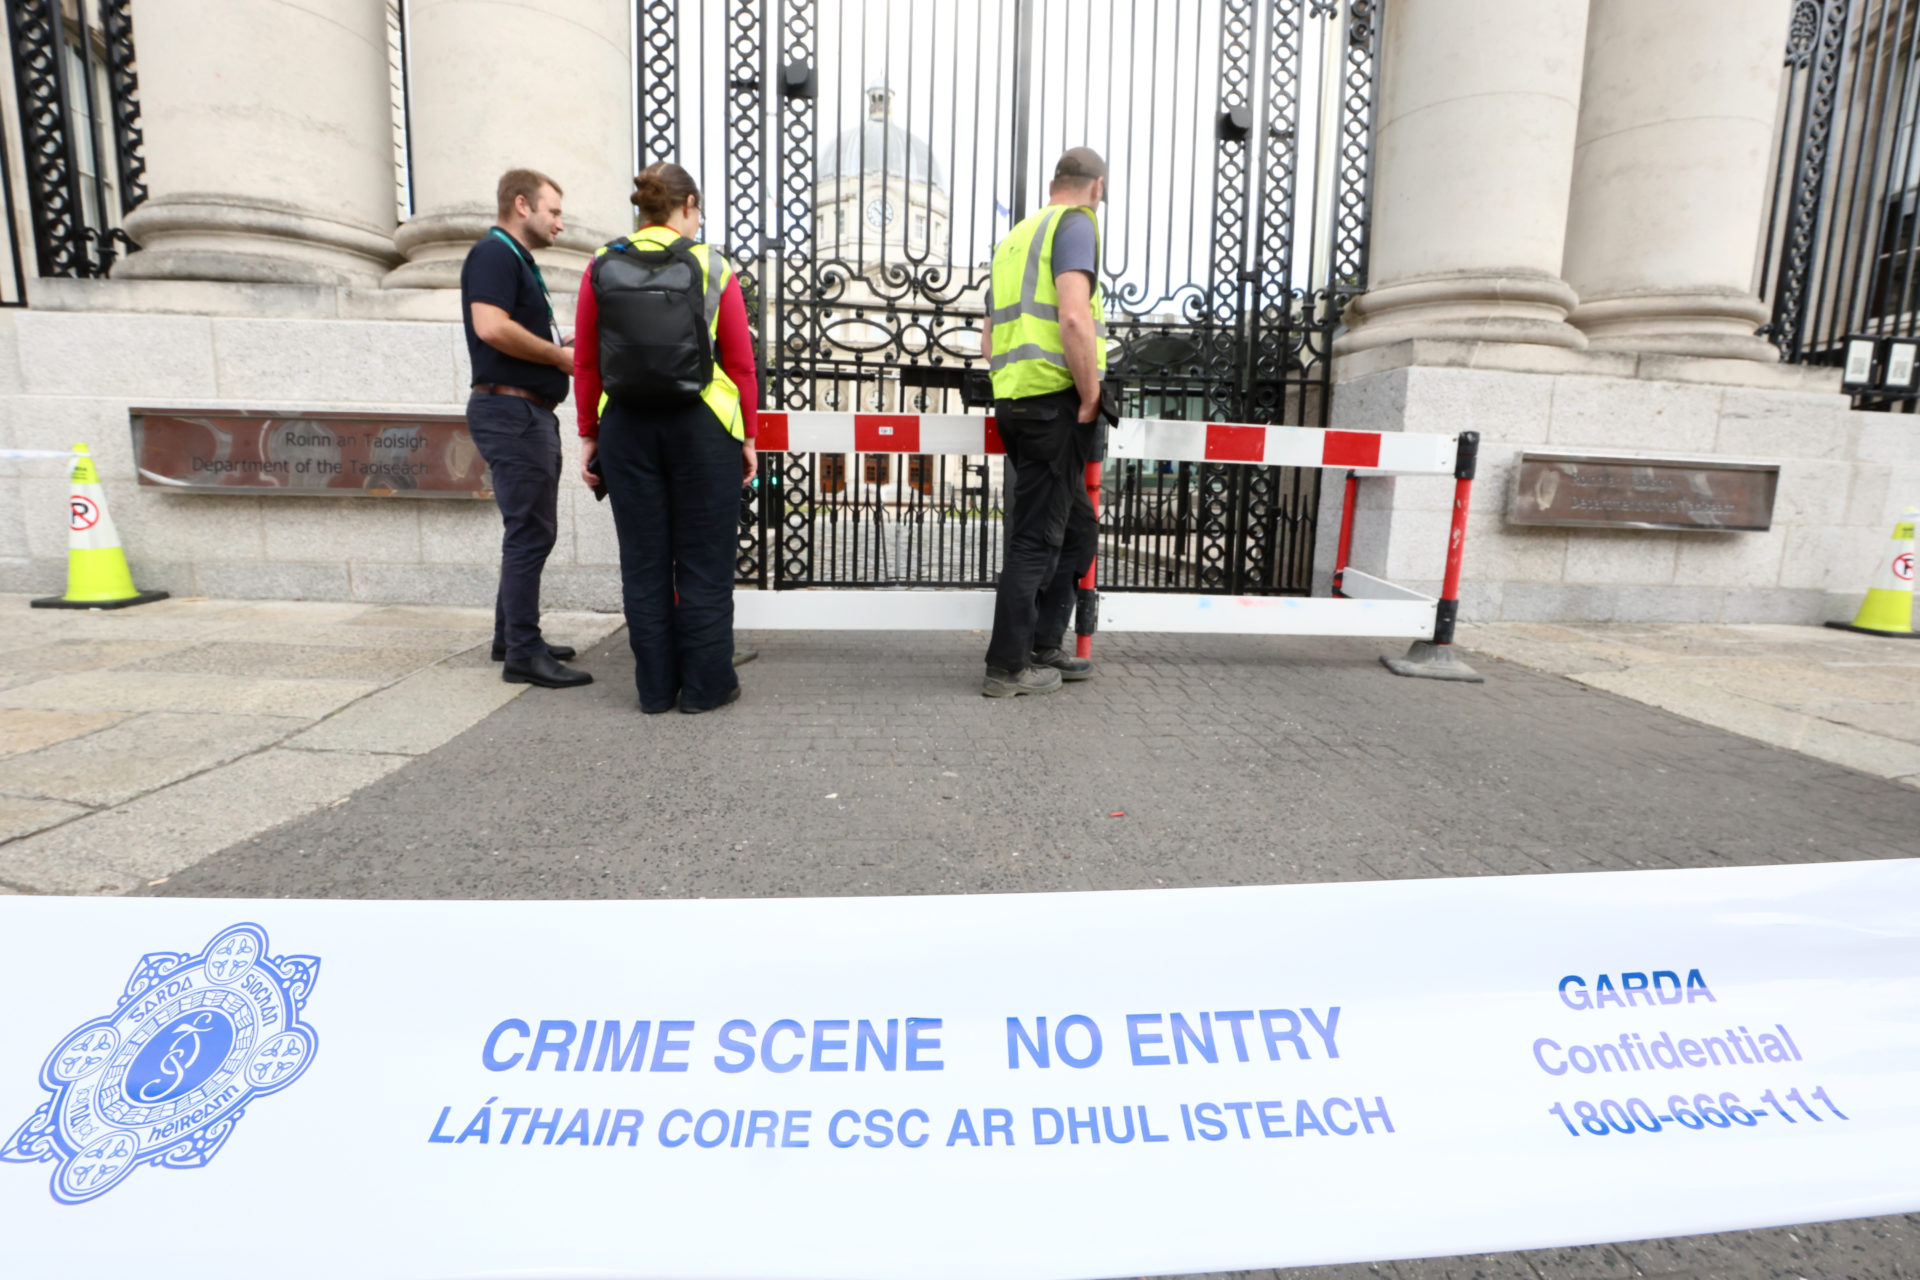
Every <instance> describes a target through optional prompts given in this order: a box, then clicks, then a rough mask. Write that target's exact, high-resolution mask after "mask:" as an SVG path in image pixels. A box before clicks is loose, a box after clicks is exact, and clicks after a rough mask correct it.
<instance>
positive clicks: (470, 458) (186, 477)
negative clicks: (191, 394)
mask: <svg viewBox="0 0 1920 1280" xmlns="http://www.w3.org/2000/svg"><path fill="white" fill-rule="evenodd" d="M131 416H132V419H133V458H134V465H135V466H136V467H137V468H138V469H139V472H140V483H141V484H143V485H155V486H159V487H162V488H167V489H173V490H175V491H177V492H180V493H226V494H232V493H247V494H283V493H284V494H306V495H309V496H315V497H327V498H348V497H368V498H395V497H398V498H491V497H492V496H493V477H492V475H491V474H490V473H489V472H488V470H487V463H486V460H485V459H484V458H482V457H481V456H480V450H479V449H477V448H475V447H474V443H473V437H471V436H469V435H468V434H467V421H466V418H465V417H464V416H463V415H460V414H450V413H299V414H291V413H254V412H250V411H246V410H231V409H218V410H216V409H135V410H133V411H132V415H131Z"/></svg>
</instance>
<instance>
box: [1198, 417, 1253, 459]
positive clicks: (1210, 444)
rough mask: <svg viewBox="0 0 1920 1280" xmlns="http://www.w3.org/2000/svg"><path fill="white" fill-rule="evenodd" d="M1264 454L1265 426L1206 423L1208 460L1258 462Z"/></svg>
mask: <svg viewBox="0 0 1920 1280" xmlns="http://www.w3.org/2000/svg"><path fill="white" fill-rule="evenodd" d="M1266 456H1267V429H1266V428H1265V427H1236V426H1230V425H1227V424H1225V423H1219V422H1209V423H1208V424H1207V452H1206V457H1207V461H1208V462H1258V461H1260V460H1261V459H1262V458H1264V457H1266Z"/></svg>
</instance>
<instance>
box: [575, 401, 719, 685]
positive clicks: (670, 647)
mask: <svg viewBox="0 0 1920 1280" xmlns="http://www.w3.org/2000/svg"><path fill="white" fill-rule="evenodd" d="M599 457H600V472H601V478H602V479H603V480H605V481H606V485H607V500H608V501H609V502H610V503H612V504H613V523H614V528H615V531H616V532H617V533H618V534H619V538H620V591H621V597H622V600H623V602H624V604H625V607H626V614H627V637H628V640H629V642H630V643H631V644H632V645H633V678H634V684H635V685H637V686H638V687H639V690H640V709H641V710H642V711H665V710H667V709H668V708H670V707H672V706H673V702H674V698H675V697H676V696H677V697H678V698H679V699H680V706H681V709H682V710H687V711H704V710H707V709H709V708H711V707H717V706H719V705H720V704H721V703H722V702H724V701H725V700H726V697H727V695H728V694H729V693H730V692H732V691H733V688H734V686H735V685H736V684H738V683H739V679H738V677H736V676H735V675H734V671H733V579H734V561H735V557H736V556H737V554H738V538H739V531H740V442H739V441H738V440H735V439H734V438H733V437H732V436H730V435H728V434H727V430H726V428H725V427H722V426H721V425H720V421H719V419H717V418H715V417H714V416H713V411H712V410H710V409H708V408H707V406H706V405H704V404H701V403H700V402H699V401H695V402H693V403H692V404H688V405H668V406H660V407H649V408H645V409H636V408H634V407H632V406H628V405H621V404H614V403H609V404H608V405H607V410H606V412H605V413H604V414H602V415H601V417H600V454H599Z"/></svg>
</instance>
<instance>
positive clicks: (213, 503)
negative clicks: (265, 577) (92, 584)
mask: <svg viewBox="0 0 1920 1280" xmlns="http://www.w3.org/2000/svg"><path fill="white" fill-rule="evenodd" d="M127 489H128V492H127V495H126V496H127V499H128V500H127V501H121V500H120V497H121V495H120V494H119V493H117V492H114V491H113V490H111V489H110V490H109V491H108V495H107V501H108V508H109V512H110V514H111V515H112V516H113V522H114V525H115V526H116V527H117V528H118V529H119V530H120V541H121V543H122V545H124V546H125V547H126V549H127V558H128V559H129V560H131V559H132V558H133V557H134V556H135V555H136V554H137V555H140V556H144V557H146V558H147V559H150V560H173V561H178V562H180V563H181V564H195V563H198V562H202V561H222V560H243V561H251V562H254V563H258V562H260V561H262V560H264V559H265V558H266V520H265V517H264V515H263V512H264V508H265V505H266V504H267V503H269V502H272V501H273V499H271V498H229V497H225V496H215V495H212V494H176V493H166V492H163V491H161V490H157V489H137V488H134V487H132V486H127ZM281 501H284V502H291V501H295V499H282V500H281ZM335 536H336V537H337V536H339V535H338V534H337V533H336V535H335ZM312 556H313V549H312V548H311V547H309V548H308V549H307V558H308V559H311V558H312Z"/></svg>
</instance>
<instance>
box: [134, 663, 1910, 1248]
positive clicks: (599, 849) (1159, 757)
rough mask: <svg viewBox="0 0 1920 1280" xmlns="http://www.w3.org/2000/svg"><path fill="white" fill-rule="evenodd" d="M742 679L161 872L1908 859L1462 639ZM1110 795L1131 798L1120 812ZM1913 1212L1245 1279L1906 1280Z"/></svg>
mask: <svg viewBox="0 0 1920 1280" xmlns="http://www.w3.org/2000/svg"><path fill="white" fill-rule="evenodd" d="M742 641H743V643H745V642H751V643H755V644H758V645H759V646H760V648H761V649H762V650H763V652H764V655H765V656H763V657H762V658H761V659H760V661H759V662H757V663H755V664H753V665H751V666H748V667H745V668H743V670H742V676H743V683H744V684H745V686H746V692H745V697H744V698H743V700H742V701H741V702H740V703H739V704H737V705H736V706H734V707H731V708H728V709H726V710H724V711H721V712H718V713H715V714H710V715H705V716H698V717H689V716H680V715H666V716H658V717H642V716H640V715H639V714H638V712H637V711H636V710H635V706H634V694H633V689H632V686H631V684H630V683H629V681H628V678H627V677H628V672H629V671H630V667H629V665H628V663H627V658H626V653H625V649H624V636H618V637H615V639H614V640H613V641H610V642H608V643H607V644H605V645H602V646H601V647H600V648H598V649H596V650H595V651H593V652H592V653H590V654H589V655H587V657H586V663H585V665H586V666H587V667H588V668H589V669H590V670H593V671H595V672H596V674H597V675H598V676H599V677H600V682H599V683H597V684H595V685H593V686H592V687H591V688H588V689H585V690H574V691H567V692H563V693H550V692H547V691H539V690H537V691H535V696H528V697H523V698H520V699H518V700H516V701H515V702H513V703H511V704H509V705H508V706H506V707H504V708H503V709H502V710H500V711H499V712H497V713H496V714H494V715H493V716H492V717H490V718H489V719H487V720H486V721H484V722H482V723H481V724H479V725H478V726H476V727H475V728H473V729H472V730H469V731H468V732H467V733H465V734H464V735H462V736H460V737H458V738H456V739H454V740H453V741H452V742H450V743H449V744H448V745H446V746H445V747H442V748H440V749H439V750H437V751H435V752H433V753H432V754H430V755H428V756H425V757H423V758H422V759H420V760H419V761H417V762H416V763H414V764H412V765H411V766H409V767H407V768H405V769H402V770H400V771H399V772H397V773H394V774H392V775H391V776H389V777H386V778H384V779H382V780H381V781H379V782H376V783H374V784H373V785H371V786H370V787H368V788H367V789H366V790H364V791H363V792H361V793H359V794H358V795H357V796H356V797H355V798H354V801H353V802H352V803H351V804H347V805H341V806H339V807H336V808H332V809H326V810H323V811H321V812H320V813H317V814H315V815H313V816H311V817H309V818H306V819H303V820H301V821H298V822H295V823H292V824H289V825H287V826H283V827H281V828H279V829H277V830H274V831H271V832H268V833H266V834H264V835H261V836H259V837H256V838H253V839H250V840H248V841H245V842H244V843H242V844H240V845H238V846H235V847H233V848H231V849H228V850H227V851H226V852H224V853H222V854H220V855H218V856H216V857H214V858H212V859H210V860H208V861H206V862H203V863H201V864H200V865H199V866H197V867H195V868H192V869H190V870H187V871H185V872H182V873H180V874H177V875H175V876H174V877H173V878H172V879H171V880H169V881H168V882H167V883H166V884H165V885H163V886H161V887H160V888H159V889H158V890H154V892H160V893H166V894H179V895H186V896H203V895H243V896H261V897H271V896H278V895H281V894H288V895H293V896H298V897H307V896H312V897H340V896H349V897H353V896H359V897H416V896H417V897H460V898H465V897H478V898H522V897H527V898H539V897H560V898H576V897H578V898H588V897H635V896H640V897H687V896H706V897H731V896H747V895H754V896H759V895H772V896H789V895H808V896H817V895H838V894H894V893H955V892H963V893H981V892H1009V891H1031V890H1043V889H1119V888H1136V887H1155V886H1161V885H1167V886H1180V885H1227V884H1270V883H1295V882H1303V881H1324V880H1365V879H1378V878H1406V877H1424V876H1462V875H1511V874H1527V873H1538V872H1577V871H1594V870H1613V869H1630V868H1642V867H1647V868H1652V867H1679V866H1688V867H1698V866H1734V865H1750V864H1757V863H1769V862H1806V861H1822V860H1830V859H1849V858H1882V857H1901V856H1909V855H1911V854H1913V853H1914V852H1915V850H1916V848H1917V847H1920V840H1917V839H1916V837H1920V790H1916V789H1915V788H1913V787H1910V786H1905V785H1902V784H1900V783H1898V782H1891V781H1887V780H1884V779H1881V778H1875V777H1869V776H1867V775H1865V774H1861V773H1856V772H1853V771H1851V770H1849V769H1846V768H1843V767H1840V766H1838V765H1834V764H1829V763H1825V762H1822V761H1819V760H1814V759H1810V758H1808V757H1805V756H1801V755H1796V754H1794V753H1792V752H1789V751H1785V750H1782V749H1779V748H1777V747H1771V746H1767V745H1765V744H1763V743H1760V742H1757V741H1755V740H1753V739H1750V738H1745V737H1739V736H1735V735H1733V734H1730V733H1726V732H1723V731H1721V730H1718V729H1713V728H1709V727H1707V726H1705V725H1701V724H1697V723H1694V722H1691V721H1688V720H1683V719H1680V718H1678V717H1676V716H1673V715H1670V714H1668V713H1666V712H1664V711H1660V710H1657V709H1654V708H1651V707H1646V706H1642V705H1640V704H1638V703H1634V702H1629V701H1626V700H1624V699H1622V698H1618V697H1615V696H1613V695H1611V694H1608V693H1603V692H1597V691H1594V690H1590V689H1584V688H1581V687H1579V686H1577V685H1575V684H1571V683H1569V682H1567V681H1564V680H1561V679H1558V678H1555V677H1552V676H1547V675H1542V674H1538V673H1535V672H1531V671H1527V670H1524V669H1522V668H1519V667H1515V666H1510V665H1507V664H1504V663H1500V662H1498V661H1493V660H1482V659H1476V662H1478V663H1479V665H1480V666H1481V667H1482V669H1483V670H1484V671H1485V672H1486V674H1487V676H1488V683H1487V684H1485V685H1482V686H1466V685H1449V684H1440V683H1427V682H1416V681H1407V680H1398V679H1395V678H1393V677H1391V676H1389V675H1387V674H1386V673H1385V672H1383V671H1382V670H1381V669H1380V668H1379V666H1378V665H1377V664H1376V663H1375V661H1374V658H1375V655H1376V654H1377V653H1378V652H1380V649H1381V647H1380V646H1378V645H1376V644H1373V643H1370V642H1359V641H1287V642H1276V641H1271V640H1259V639H1251V638H1231V637H1204V638H1169V637H1148V636H1115V637H1102V638H1101V639H1100V641H1099V645H1098V656H1099V658H1100V661H1101V671H1100V674H1099V676H1098V678H1097V679H1095V680H1093V681H1091V682H1089V683H1087V684H1083V685H1076V686H1069V687H1068V688H1067V689H1065V690H1063V691H1062V692H1061V693H1060V694H1057V695H1054V696H1051V697H1045V698H1022V699H1017V700H1014V701H1010V702H1000V701H988V700H985V699H982V698H981V697H980V696H979V691H978V690H979V685H978V682H979V678H980V657H979V655H980V652H981V650H982V649H983V648H984V638H983V637H978V636H950V635H907V636H901V635H834V636H828V635H815V634H806V635H797V634H784V635H765V636H758V637H754V636H743V637H742ZM1114 814H1124V816H1118V817H1116V816H1110V815H1114ZM1917 1260H1920V1218H1915V1217H1905V1218H1883V1219H1872V1220H1863V1221H1856V1222H1843V1223H1834V1224H1827V1225H1819V1226H1810V1227H1799V1228H1794V1229H1792V1230H1773V1231H1761V1232H1746V1233H1734V1234H1729V1235H1721V1236H1705V1237H1695V1238H1689V1239H1681V1240H1668V1241H1652V1242H1643V1243H1637V1244H1623V1245H1609V1246H1604V1247H1592V1248H1583V1249H1569V1250H1552V1251H1536V1252H1530V1253H1525V1254H1503V1255H1494V1256H1488V1257H1481V1258H1458V1259H1434V1260H1426V1261H1419V1262H1396V1263H1382V1264H1379V1265H1377V1266H1370V1267H1369V1266H1361V1267H1346V1268H1331V1269H1318V1270H1304V1271H1289V1272H1279V1273H1274V1272H1260V1273H1254V1274H1255V1275H1256V1276H1257V1277H1258V1280H1268V1277H1271V1276H1278V1275H1285V1276H1301V1277H1308V1276H1311V1277H1323V1276H1324V1277H1348V1276H1354V1277H1357V1276H1387V1277H1393V1278H1395V1280H1427V1278H1429V1277H1433V1278H1439V1277H1447V1278H1458V1280H1467V1278H1469V1277H1485V1278H1487V1280H1507V1278H1509V1277H1511V1278H1514V1280H1588V1278H1592V1280H1599V1278H1602V1277H1608V1278H1611V1277H1629V1276H1672V1277H1678V1276H1688V1277H1698V1278H1700V1280H1706V1278H1708V1277H1716V1278H1717V1277H1727V1278H1729V1280H1732V1278H1745V1277H1767V1278H1770V1277H1791V1276H1800V1277H1806V1278H1807V1280H1842V1278H1843V1277H1875V1278H1879V1277H1912V1276H1917V1275H1920V1261H1917Z"/></svg>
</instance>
